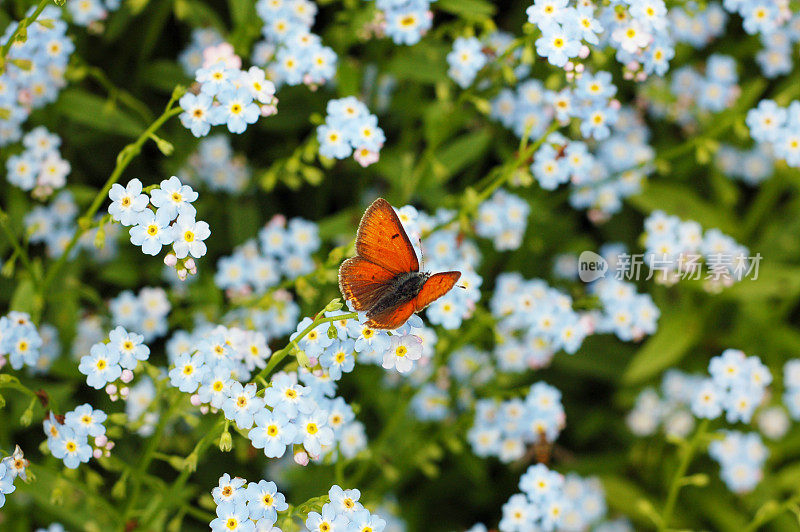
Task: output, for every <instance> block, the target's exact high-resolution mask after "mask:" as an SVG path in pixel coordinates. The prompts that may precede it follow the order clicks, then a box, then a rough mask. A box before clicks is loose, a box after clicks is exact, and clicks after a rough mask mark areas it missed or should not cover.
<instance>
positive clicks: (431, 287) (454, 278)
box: [414, 272, 461, 312]
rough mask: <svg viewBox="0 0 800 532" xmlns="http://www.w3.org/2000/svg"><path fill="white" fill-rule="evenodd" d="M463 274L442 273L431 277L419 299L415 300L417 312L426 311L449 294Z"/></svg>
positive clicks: (418, 296) (423, 287) (421, 291)
mask: <svg viewBox="0 0 800 532" xmlns="http://www.w3.org/2000/svg"><path fill="white" fill-rule="evenodd" d="M460 277H461V272H442V273H436V274H433V275H431V276H430V278H429V279H428V280H427V281H425V284H424V285H423V286H422V290H420V291H419V294H417V297H416V298H414V308H415V311H416V312H419V311H420V310H422V309H424V308H425V307H427V306H428V305H430V304H431V303H433V302H434V301H436V300H437V299H439V298H440V297H442V296H443V295H445V294H446V293H447V292H449V291H450V289H451V288H453V286H455V284H456V283H457V282H458V280H459V278H460Z"/></svg>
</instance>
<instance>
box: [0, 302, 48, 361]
mask: <svg viewBox="0 0 800 532" xmlns="http://www.w3.org/2000/svg"><path fill="white" fill-rule="evenodd" d="M41 348H42V337H41V336H40V335H39V331H38V330H37V329H36V326H35V325H34V324H33V322H32V321H31V317H30V315H29V314H27V313H25V312H17V311H12V312H9V313H8V314H7V315H5V316H3V317H2V318H0V367H2V366H3V365H4V364H5V362H6V359H5V357H6V355H8V362H9V363H10V364H11V367H12V368H14V369H21V368H22V367H23V366H29V367H32V368H34V367H37V366H38V364H39V358H40V356H41Z"/></svg>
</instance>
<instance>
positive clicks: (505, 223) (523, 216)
mask: <svg viewBox="0 0 800 532" xmlns="http://www.w3.org/2000/svg"><path fill="white" fill-rule="evenodd" d="M528 214H530V206H529V205H528V203H527V202H526V201H525V200H523V199H522V198H520V197H519V196H515V195H513V194H510V193H508V192H506V191H504V190H502V189H501V190H498V191H497V192H495V193H494V195H492V197H491V198H490V199H489V200H488V201H484V202H483V203H481V205H480V207H478V219H477V221H476V222H475V233H477V234H478V236H482V237H483V238H491V239H492V241H493V243H494V248H495V249H496V250H497V251H508V250H512V249H519V246H520V245H521V244H522V237H523V236H525V230H526V229H527V227H528Z"/></svg>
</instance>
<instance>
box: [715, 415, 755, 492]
mask: <svg viewBox="0 0 800 532" xmlns="http://www.w3.org/2000/svg"><path fill="white" fill-rule="evenodd" d="M721 435H722V436H724V438H723V439H722V440H715V441H712V442H711V443H710V444H709V446H708V454H709V456H711V458H713V459H714V460H716V461H717V462H718V463H719V465H720V478H722V481H723V482H724V483H725V485H726V486H728V489H730V490H731V491H734V492H736V493H746V492H748V491H752V490H753V488H755V487H756V485H757V484H758V483H759V482H761V479H762V478H763V476H764V471H763V467H764V462H765V461H766V460H767V455H768V453H767V448H766V447H765V446H764V443H763V442H762V441H761V437H760V436H759V435H758V433H756V432H749V433H743V432H738V431H734V430H724V431H721Z"/></svg>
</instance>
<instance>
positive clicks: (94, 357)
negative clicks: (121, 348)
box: [78, 343, 122, 390]
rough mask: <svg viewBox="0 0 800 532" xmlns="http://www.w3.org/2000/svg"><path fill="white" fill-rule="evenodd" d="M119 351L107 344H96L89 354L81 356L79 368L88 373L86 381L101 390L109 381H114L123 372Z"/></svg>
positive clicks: (85, 373)
mask: <svg viewBox="0 0 800 532" xmlns="http://www.w3.org/2000/svg"><path fill="white" fill-rule="evenodd" d="M119 359H120V356H119V352H118V351H117V350H116V349H109V348H108V345H107V344H103V343H98V344H94V345H93V346H92V348H91V350H90V351H89V354H88V355H86V356H84V357H81V361H80V364H79V365H78V370H79V371H80V372H81V373H83V374H84V375H86V383H87V384H88V385H89V386H91V387H92V388H95V389H96V390H99V389H100V388H102V387H103V386H105V385H106V384H108V383H109V382H114V381H115V380H117V379H118V378H119V377H120V375H121V374H122V367H121V366H120V364H119Z"/></svg>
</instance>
